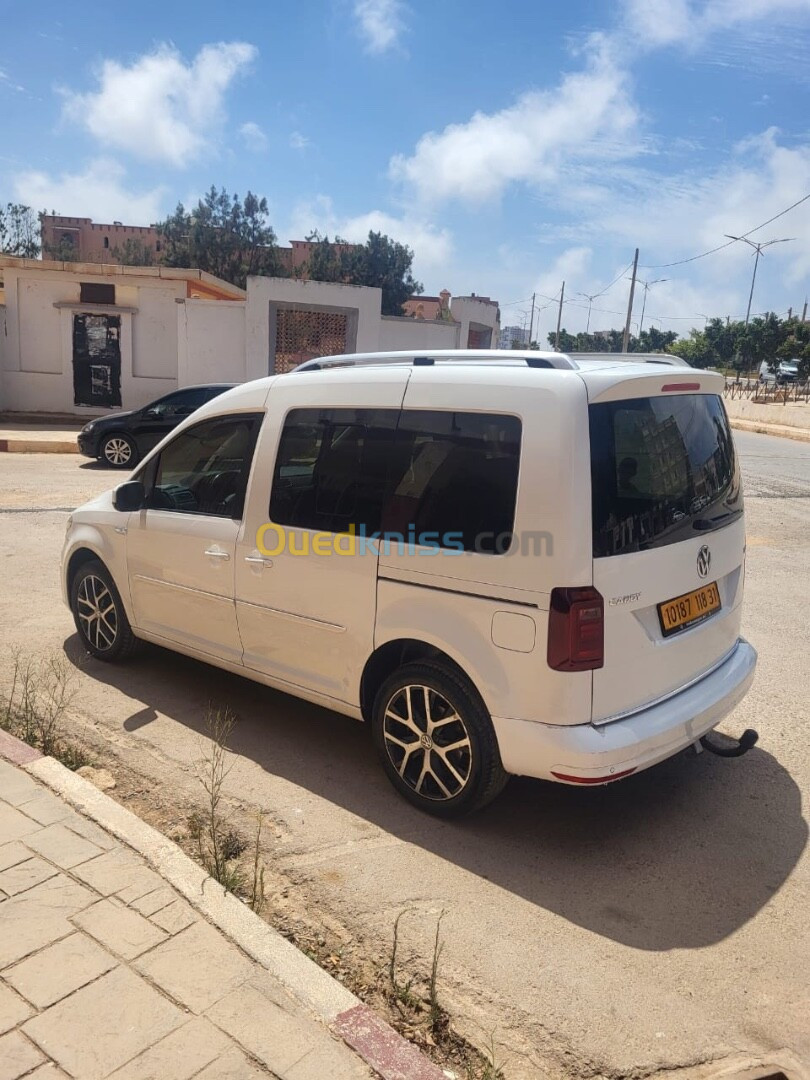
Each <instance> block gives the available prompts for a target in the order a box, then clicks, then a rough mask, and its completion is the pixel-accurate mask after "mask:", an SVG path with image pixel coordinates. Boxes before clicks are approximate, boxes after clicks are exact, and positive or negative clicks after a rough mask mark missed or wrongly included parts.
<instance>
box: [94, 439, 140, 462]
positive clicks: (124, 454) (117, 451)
mask: <svg viewBox="0 0 810 1080" xmlns="http://www.w3.org/2000/svg"><path fill="white" fill-rule="evenodd" d="M101 459H102V461H104V462H105V463H106V464H107V465H111V466H112V468H113V469H131V468H132V466H133V465H134V464H135V462H136V461H137V460H138V451H137V449H136V448H135V443H134V442H133V441H132V439H130V437H129V436H128V435H108V436H107V438H106V439H105V440H104V442H103V443H102V444H101Z"/></svg>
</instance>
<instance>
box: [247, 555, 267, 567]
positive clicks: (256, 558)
mask: <svg viewBox="0 0 810 1080" xmlns="http://www.w3.org/2000/svg"><path fill="white" fill-rule="evenodd" d="M245 562H249V563H253V564H254V565H256V566H272V565H273V560H272V559H265V557H264V556H263V555H246V556H245Z"/></svg>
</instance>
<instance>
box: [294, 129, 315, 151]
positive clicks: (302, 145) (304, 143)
mask: <svg viewBox="0 0 810 1080" xmlns="http://www.w3.org/2000/svg"><path fill="white" fill-rule="evenodd" d="M309 145H310V141H309V139H308V138H307V137H306V135H302V134H301V132H300V131H294V132H293V133H292V135H290V146H291V147H292V148H293V150H306V148H307V147H308V146H309Z"/></svg>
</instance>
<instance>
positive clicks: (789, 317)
mask: <svg viewBox="0 0 810 1080" xmlns="http://www.w3.org/2000/svg"><path fill="white" fill-rule="evenodd" d="M792 318H793V308H792V307H789V308H788V322H790V320H791V319H792Z"/></svg>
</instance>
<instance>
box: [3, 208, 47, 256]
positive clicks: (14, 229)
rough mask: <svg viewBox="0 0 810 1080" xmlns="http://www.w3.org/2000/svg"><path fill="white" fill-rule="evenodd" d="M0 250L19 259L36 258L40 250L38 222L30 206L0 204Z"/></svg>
mask: <svg viewBox="0 0 810 1080" xmlns="http://www.w3.org/2000/svg"><path fill="white" fill-rule="evenodd" d="M0 252H2V253H3V254H4V255H13V256H15V257H16V258H19V259H36V258H37V257H38V256H39V252H40V242H39V224H38V222H37V215H36V214H35V213H34V211H33V210H32V209H31V207H30V206H24V205H23V204H22V203H6V205H5V207H3V206H0Z"/></svg>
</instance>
